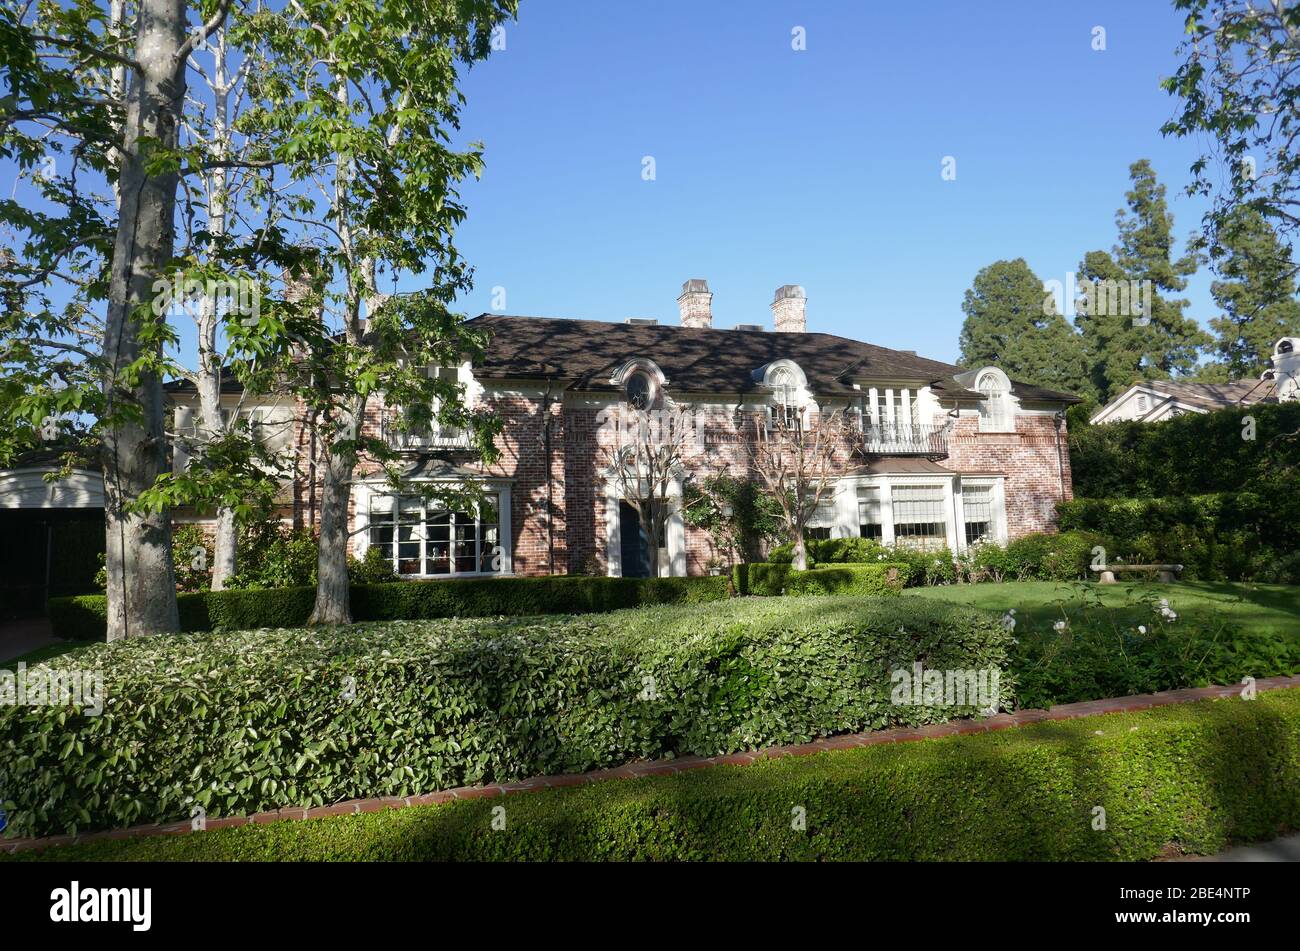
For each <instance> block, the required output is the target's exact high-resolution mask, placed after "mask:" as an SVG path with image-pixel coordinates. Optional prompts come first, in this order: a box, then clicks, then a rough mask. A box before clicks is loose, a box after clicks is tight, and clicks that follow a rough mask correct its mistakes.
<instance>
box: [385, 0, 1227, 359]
mask: <svg viewBox="0 0 1300 951" xmlns="http://www.w3.org/2000/svg"><path fill="white" fill-rule="evenodd" d="M795 26H802V27H804V28H805V30H806V37H807V49H806V50H805V51H800V52H796V51H794V50H792V49H791V30H792V29H793V28H794V27H795ZM1094 26H1102V27H1104V28H1105V30H1106V49H1105V51H1104V52H1096V51H1094V50H1093V49H1092V29H1093V27H1094ZM1181 37H1182V22H1181V18H1180V17H1179V16H1178V14H1177V13H1175V12H1174V10H1173V9H1172V5H1171V4H1170V3H1168V2H1162V0H1127V2H1095V0H1089V2H1081V3H1074V2H1061V0H1024V2H1020V0H998V2H990V3H976V2H955V0H935V2H930V3H906V2H905V3H896V2H895V3H883V2H827V0H821V2H794V0H786V2H777V0H768V2H746V3H739V2H721V0H719V2H712V3H704V2H687V0H667V2H655V3H650V4H643V3H631V2H626V3H625V2H607V3H596V2H577V0H523V3H522V10H521V13H520V19H519V22H518V23H515V24H511V25H509V26H508V27H507V32H506V49H505V50H504V51H502V52H498V53H496V54H494V56H493V58H492V59H491V60H489V61H488V62H487V63H485V64H482V65H480V66H477V67H475V68H474V69H473V70H472V71H471V72H470V74H469V75H468V76H467V78H466V81H465V83H464V90H465V92H466V94H467V96H468V99H469V102H468V107H467V109H466V112H465V117H464V123H463V133H464V136H465V138H466V139H467V140H468V139H481V140H482V141H483V142H484V144H485V145H486V162H487V168H486V172H485V174H484V176H483V179H482V180H481V181H480V182H476V183H473V184H471V185H470V186H469V187H467V188H466V189H465V190H464V192H463V197H464V198H465V200H466V201H467V204H468V207H469V219H468V221H467V222H466V223H465V225H464V226H463V227H462V229H461V232H460V240H459V246H460V248H461V250H462V252H464V253H465V254H466V256H467V257H468V258H469V260H470V261H471V262H472V263H473V264H474V265H475V267H476V287H475V290H474V292H473V293H472V294H471V295H469V296H467V297H466V298H465V299H464V300H463V301H462V302H461V305H462V307H463V308H464V309H465V310H466V311H468V312H469V313H472V314H476V313H480V312H482V311H487V310H491V308H492V297H491V293H492V288H493V287H496V286H500V287H503V288H505V290H506V305H507V306H506V311H507V312H508V313H513V314H534V315H550V316H567V317H583V318H591V319H599V320H613V321H617V320H622V319H623V318H625V317H628V316H649V317H657V318H659V320H660V321H661V322H664V321H667V322H676V320H677V310H676V297H677V294H678V291H679V290H680V287H681V283H682V281H684V280H686V279H687V278H692V277H704V278H707V279H708V281H709V285H710V287H711V288H712V290H713V292H714V298H713V307H714V322H715V326H723V327H727V326H731V325H733V324H736V323H756V322H763V323H768V324H770V321H771V314H770V311H769V310H768V304H769V302H770V301H771V299H772V292H773V290H774V289H775V288H776V287H777V286H778V285H780V284H785V283H798V284H802V285H804V287H805V289H806V290H807V294H808V317H809V327H810V329H813V330H821V331H827V332H831V333H839V334H844V335H848V336H853V337H857V338H860V339H864V340H868V341H871V342H873V343H878V344H882V345H885V346H893V347H898V348H903V349H915V350H918V351H920V352H921V353H922V354H926V355H929V356H932V357H935V358H940V359H955V357H956V355H957V335H958V332H959V330H960V328H961V320H962V314H961V300H962V294H963V292H964V291H965V289H966V288H967V287H969V286H970V283H971V279H972V278H973V277H974V275H975V273H976V271H978V270H979V269H980V268H981V267H982V266H984V265H986V264H990V263H992V262H993V261H995V260H997V259H999V258H1014V257H1024V258H1026V259H1027V260H1028V261H1029V264H1030V265H1031V266H1032V267H1033V268H1034V270H1035V271H1036V272H1037V273H1038V275H1039V276H1040V277H1041V278H1043V279H1045V280H1046V279H1049V278H1056V279H1058V280H1064V279H1065V273H1066V272H1067V271H1069V270H1074V269H1075V268H1076V267H1077V265H1078V263H1079V261H1080V260H1081V258H1082V256H1083V254H1084V252H1086V251H1088V250H1091V249H1094V248H1106V249H1109V248H1110V247H1111V246H1112V245H1113V244H1114V241H1115V224H1114V215H1115V211H1116V210H1117V209H1118V208H1119V207H1120V206H1121V205H1122V204H1123V198H1124V192H1125V190H1126V188H1127V182H1128V166H1129V164H1130V163H1131V162H1133V161H1135V160H1136V159H1139V158H1149V159H1151V160H1152V162H1153V163H1154V165H1155V168H1156V171H1157V173H1158V175H1159V176H1160V179H1161V180H1162V181H1163V182H1164V183H1165V184H1166V185H1167V186H1168V189H1169V196H1170V200H1171V207H1172V210H1173V212H1174V216H1175V228H1176V232H1177V234H1178V236H1179V238H1180V244H1181V241H1182V239H1184V238H1185V237H1186V235H1187V234H1188V233H1189V232H1190V231H1191V230H1193V229H1194V228H1196V227H1198V226H1199V222H1200V216H1201V212H1202V210H1203V205H1202V203H1201V202H1200V201H1194V200H1192V199H1189V198H1187V197H1186V196H1184V195H1183V194H1182V188H1183V186H1184V185H1185V184H1186V182H1187V180H1188V172H1187V169H1188V166H1189V164H1190V162H1191V160H1192V159H1193V157H1194V152H1195V144H1194V143H1191V142H1187V141H1178V140H1166V139H1164V138H1163V137H1162V136H1161V135H1160V132H1159V128H1160V125H1161V123H1162V122H1163V121H1165V120H1166V119H1167V118H1169V116H1170V115H1171V114H1172V112H1173V109H1174V101H1173V100H1172V99H1171V98H1170V97H1169V96H1167V95H1166V94H1165V92H1164V91H1163V90H1161V89H1160V88H1159V82H1160V80H1161V78H1163V77H1164V76H1167V75H1169V74H1170V73H1171V72H1172V71H1173V70H1174V68H1175V64H1176V59H1175V55H1174V51H1175V48H1176V47H1177V44H1178V42H1179V40H1180V39H1181ZM646 155H650V156H653V157H654V159H655V163H656V175H657V177H656V180H655V181H652V182H647V181H643V180H642V175H641V173H642V157H643V156H646ZM949 155H950V156H953V157H954V158H955V159H956V169H957V177H956V180H955V181H944V180H943V179H942V177H941V175H940V171H941V162H942V160H943V158H944V156H949ZM1208 285H1209V275H1208V272H1206V271H1202V272H1201V273H1200V274H1198V275H1197V276H1196V277H1195V278H1193V282H1192V286H1191V288H1190V289H1189V294H1188V296H1189V297H1190V298H1191V299H1192V301H1193V307H1192V310H1191V313H1192V314H1193V316H1195V317H1197V318H1198V319H1200V320H1201V321H1202V322H1204V321H1206V320H1207V319H1208V318H1209V317H1211V316H1213V314H1214V310H1213V302H1212V301H1211V300H1210V298H1209V295H1208ZM403 286H407V282H403Z"/></svg>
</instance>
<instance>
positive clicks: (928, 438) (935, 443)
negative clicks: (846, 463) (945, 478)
mask: <svg viewBox="0 0 1300 951" xmlns="http://www.w3.org/2000/svg"><path fill="white" fill-rule="evenodd" d="M862 448H863V450H864V451H865V452H867V453H869V454H871V455H876V456H928V457H930V458H932V459H942V458H944V457H945V456H947V455H948V432H947V427H945V426H933V425H923V424H921V423H903V422H895V423H889V422H880V423H873V422H866V423H864V425H863V427H862Z"/></svg>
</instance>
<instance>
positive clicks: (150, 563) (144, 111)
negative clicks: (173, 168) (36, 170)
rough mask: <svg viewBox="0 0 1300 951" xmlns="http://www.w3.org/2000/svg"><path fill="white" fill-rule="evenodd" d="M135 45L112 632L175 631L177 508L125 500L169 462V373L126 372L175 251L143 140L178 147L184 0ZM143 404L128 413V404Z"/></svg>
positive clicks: (111, 469)
mask: <svg viewBox="0 0 1300 951" xmlns="http://www.w3.org/2000/svg"><path fill="white" fill-rule="evenodd" d="M137 17H138V22H139V30H138V34H137V36H138V40H137V47H136V51H135V56H136V60H137V61H138V62H139V64H140V68H139V70H138V71H136V72H135V73H134V74H133V75H132V77H131V83H130V88H129V90H128V94H127V106H126V122H125V126H124V129H123V150H122V152H123V155H122V163H121V175H120V178H119V182H118V192H119V195H120V204H119V215H118V224H117V235H116V239H115V241H114V245H113V260H112V272H111V275H110V280H109V291H108V312H107V315H106V319H105V329H104V355H105V359H106V363H107V369H106V379H105V381H104V388H105V395H106V397H107V400H108V416H109V421H108V425H107V426H106V427H105V432H104V437H103V440H104V522H105V530H106V549H107V551H106V555H105V565H106V568H107V575H108V587H107V594H108V639H109V640H110V641H112V640H118V639H119V638H124V637H136V636H140V635H144V634H158V633H163V632H167V631H176V630H178V629H179V628H180V619H179V616H178V614H177V610H176V583H175V576H174V572H173V567H172V545H171V511H170V510H169V509H167V508H164V509H162V510H161V511H159V512H149V513H146V514H136V513H131V512H128V511H127V506H129V505H130V503H131V502H133V501H134V500H135V499H136V498H137V497H138V496H139V494H140V493H141V492H143V491H144V490H145V489H147V488H149V487H150V486H152V485H153V484H154V482H155V480H156V479H157V477H158V475H159V474H160V473H162V472H163V470H164V466H165V464H166V441H165V438H164V431H163V406H162V380H161V379H159V377H158V376H157V375H156V374H152V373H146V374H143V375H141V376H140V378H139V379H138V380H135V381H131V380H128V379H125V378H124V377H125V371H126V370H127V368H128V367H129V366H130V365H131V364H133V363H134V362H136V361H137V360H138V359H139V358H140V357H141V356H142V355H145V354H146V353H147V348H149V347H154V346H156V345H155V344H146V343H143V342H142V341H141V340H140V329H141V328H140V325H139V321H138V318H137V317H136V314H135V311H136V309H137V308H139V307H142V306H144V307H148V306H150V305H151V304H152V303H153V300H154V296H155V295H154V293H153V282H154V280H155V279H156V278H158V277H159V276H161V273H162V271H163V269H164V267H165V266H166V264H167V262H168V261H169V260H170V258H171V256H172V246H173V239H174V230H173V229H174V222H173V218H174V215H175V207H176V188H177V176H176V174H175V173H174V172H163V173H161V174H157V175H150V174H149V173H148V172H147V171H146V169H145V155H144V154H143V152H142V148H141V140H149V139H152V140H155V141H157V142H158V143H160V144H161V145H162V147H164V148H174V147H175V145H176V141H177V127H178V124H179V116H180V110H181V106H182V103H183V102H184V93H185V73H184V69H183V68H179V69H178V67H177V53H178V52H179V50H180V48H181V46H182V44H183V42H184V38H185V3H184V2H183V0H140V2H139V3H138V4H137ZM129 408H138V410H139V412H138V414H134V413H133V414H132V415H131V416H129V417H126V416H124V415H123V411H124V410H125V409H129Z"/></svg>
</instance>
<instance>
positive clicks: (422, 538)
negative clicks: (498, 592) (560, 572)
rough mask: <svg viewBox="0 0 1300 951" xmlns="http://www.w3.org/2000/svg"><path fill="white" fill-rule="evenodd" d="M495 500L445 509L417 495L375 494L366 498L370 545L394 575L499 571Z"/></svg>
mask: <svg viewBox="0 0 1300 951" xmlns="http://www.w3.org/2000/svg"><path fill="white" fill-rule="evenodd" d="M500 532H501V525H500V498H499V496H498V495H497V494H496V493H488V494H487V495H486V496H485V497H484V498H483V500H482V502H480V503H479V504H478V505H466V506H464V507H463V508H461V509H449V508H447V507H445V506H442V505H440V504H439V503H437V502H435V501H426V500H425V499H423V498H421V497H420V496H402V497H400V498H396V499H395V498H394V497H393V496H391V495H378V496H375V497H373V498H372V499H371V501H370V546H371V547H372V548H377V549H378V550H379V552H380V554H381V555H382V556H383V557H384V558H385V560H387V561H389V562H390V563H391V564H392V566H393V570H394V571H395V572H397V574H399V575H404V576H412V577H450V576H455V575H483V574H500V573H501V572H502V571H504V565H505V558H504V557H503V552H502V550H501V541H500V539H501V535H500Z"/></svg>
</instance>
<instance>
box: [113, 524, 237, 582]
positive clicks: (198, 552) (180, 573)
mask: <svg viewBox="0 0 1300 951" xmlns="http://www.w3.org/2000/svg"><path fill="white" fill-rule="evenodd" d="M212 556H213V548H212V543H211V542H210V541H208V537H207V535H205V534H204V533H203V529H202V528H200V527H199V526H198V525H178V526H176V527H175V528H174V529H173V530H172V557H173V561H174V562H175V566H176V590H177V591H207V590H208V589H209V588H211V587H212ZM105 584H107V571H105ZM103 588H104V585H100V590H103Z"/></svg>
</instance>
